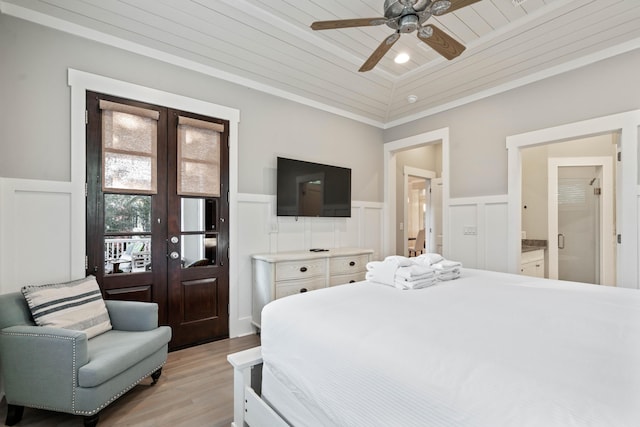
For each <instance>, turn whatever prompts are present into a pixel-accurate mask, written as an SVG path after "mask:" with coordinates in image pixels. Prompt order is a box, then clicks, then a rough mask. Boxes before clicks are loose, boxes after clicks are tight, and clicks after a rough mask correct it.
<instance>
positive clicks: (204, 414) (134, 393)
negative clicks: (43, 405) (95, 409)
mask: <svg viewBox="0 0 640 427" xmlns="http://www.w3.org/2000/svg"><path fill="white" fill-rule="evenodd" d="M257 345H260V338H259V337H258V336H257V335H249V336H246V337H241V338H233V339H226V340H222V341H216V342H212V343H208V344H203V345H200V346H197V347H191V348H187V349H184V350H179V351H175V352H172V353H169V357H168V359H167V364H166V365H165V366H164V368H163V370H162V376H161V377H160V380H159V381H158V383H157V384H156V385H155V386H153V387H152V386H150V383H151V380H150V379H148V378H147V379H145V380H144V381H143V382H142V383H140V384H139V385H137V386H136V387H134V388H133V389H132V390H131V391H129V392H128V393H127V394H125V395H124V396H122V397H121V398H120V399H118V400H116V401H115V402H114V403H112V404H111V405H109V406H108V407H107V408H106V409H104V410H103V411H102V412H101V413H100V422H98V427H109V426H136V427H137V426H140V427H147V426H148V427H165V426H166V427H168V426H171V427H174V426H184V427H191V426H194V427H200V426H203V427H204V426H210V427H218V426H229V425H230V424H231V421H232V419H233V368H232V367H231V365H229V363H228V362H227V354H230V353H235V352H237V351H241V350H245V349H247V348H251V347H255V346H257ZM6 415H7V404H6V401H5V400H4V399H3V401H2V404H0V422H1V423H2V425H4V420H5V418H6ZM82 425H83V424H82V417H80V416H73V415H68V414H60V413H55V412H49V411H43V410H38V409H31V408H25V410H24V416H23V418H22V421H20V423H19V424H18V426H20V427H77V426H82Z"/></svg>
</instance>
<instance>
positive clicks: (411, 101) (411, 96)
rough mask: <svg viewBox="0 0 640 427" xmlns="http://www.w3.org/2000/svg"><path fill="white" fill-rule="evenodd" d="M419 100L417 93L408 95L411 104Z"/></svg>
mask: <svg viewBox="0 0 640 427" xmlns="http://www.w3.org/2000/svg"><path fill="white" fill-rule="evenodd" d="M417 100H418V97H417V96H415V95H409V96H407V102H408V103H409V104H413V103H414V102H416V101H417Z"/></svg>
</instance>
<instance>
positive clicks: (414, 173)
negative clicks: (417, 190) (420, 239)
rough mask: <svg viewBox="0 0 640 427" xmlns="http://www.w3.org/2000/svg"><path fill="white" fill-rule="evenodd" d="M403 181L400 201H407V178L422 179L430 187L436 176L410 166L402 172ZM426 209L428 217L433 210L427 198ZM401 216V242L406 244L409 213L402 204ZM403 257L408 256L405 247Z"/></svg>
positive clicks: (429, 234) (431, 172) (426, 239)
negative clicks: (402, 217) (402, 224)
mask: <svg viewBox="0 0 640 427" xmlns="http://www.w3.org/2000/svg"><path fill="white" fill-rule="evenodd" d="M402 176H403V179H404V187H403V198H402V200H409V176H415V177H418V178H424V179H425V181H429V185H431V182H432V180H433V179H435V178H436V176H437V174H436V173H435V172H433V171H430V170H427V169H420V168H414V167H411V166H405V167H404V170H403V174H402ZM428 200H429V202H428V209H427V212H429V215H430V216H431V210H432V209H433V206H432V205H431V198H430V197H428ZM402 212H403V214H404V219H403V221H404V227H403V228H402V231H403V241H404V242H408V241H409V232H408V230H407V224H408V223H409V212H408V209H407V204H406V203H405V204H404V209H403V210H402ZM424 227H425V242H428V241H430V240H429V239H430V238H431V232H429V231H427V230H428V229H429V224H427V222H426V218H425V224H424ZM404 256H409V248H408V247H407V246H406V245H405V248H404Z"/></svg>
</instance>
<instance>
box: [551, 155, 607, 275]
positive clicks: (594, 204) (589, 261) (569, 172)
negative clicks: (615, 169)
mask: <svg viewBox="0 0 640 427" xmlns="http://www.w3.org/2000/svg"><path fill="white" fill-rule="evenodd" d="M599 169H600V168H598V167H596V166H564V167H560V168H559V169H558V278H559V279H561V280H571V281H575V282H583V283H600V269H599V265H600V260H599V254H600V243H601V242H600V239H599V236H600V218H599V212H600V178H599V176H600V174H601V171H600V170H599Z"/></svg>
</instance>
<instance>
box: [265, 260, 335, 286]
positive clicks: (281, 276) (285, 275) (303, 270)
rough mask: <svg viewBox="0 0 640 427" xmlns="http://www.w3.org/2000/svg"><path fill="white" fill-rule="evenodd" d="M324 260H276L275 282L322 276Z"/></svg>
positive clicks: (324, 268)
mask: <svg viewBox="0 0 640 427" xmlns="http://www.w3.org/2000/svg"><path fill="white" fill-rule="evenodd" d="M326 262H327V261H326V260H324V259H311V260H304V261H287V262H278V263H276V264H275V269H276V282H279V281H281V280H296V279H306V278H309V277H315V276H323V277H324V275H325V271H326Z"/></svg>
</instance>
